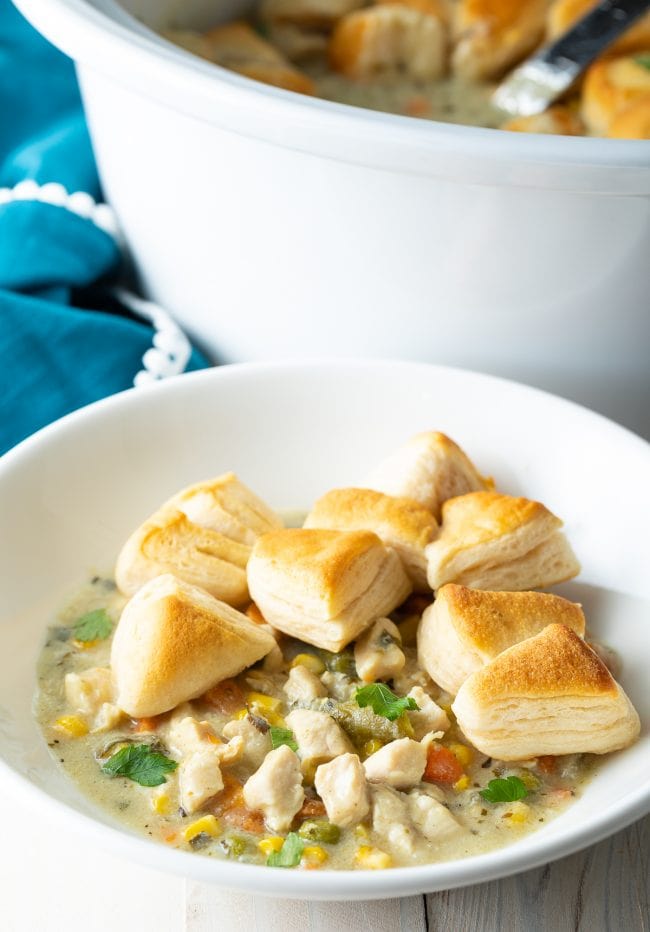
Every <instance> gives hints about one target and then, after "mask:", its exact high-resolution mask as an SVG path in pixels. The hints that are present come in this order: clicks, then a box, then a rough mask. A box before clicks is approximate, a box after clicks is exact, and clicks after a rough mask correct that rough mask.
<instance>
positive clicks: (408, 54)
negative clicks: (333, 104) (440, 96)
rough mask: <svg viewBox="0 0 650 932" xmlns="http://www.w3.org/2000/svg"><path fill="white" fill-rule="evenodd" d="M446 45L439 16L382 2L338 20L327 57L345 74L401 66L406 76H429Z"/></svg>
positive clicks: (441, 62)
mask: <svg viewBox="0 0 650 932" xmlns="http://www.w3.org/2000/svg"><path fill="white" fill-rule="evenodd" d="M446 45H447V31H446V26H445V23H444V21H443V20H442V18H440V17H438V16H432V15H431V14H429V13H423V12H421V11H420V10H419V9H415V8H414V7H412V6H410V5H406V4H404V3H382V4H380V5H378V6H373V7H366V9H363V10H358V11H357V12H355V13H350V14H349V15H348V16H344V17H343V18H342V19H340V20H339V21H338V23H337V24H336V27H335V29H334V32H333V33H332V38H331V40H330V45H329V60H330V65H331V67H332V68H333V69H334V71H338V72H340V73H341V74H344V75H346V77H348V78H366V77H369V76H371V75H373V74H377V73H379V72H382V71H389V72H390V71H394V70H396V69H402V70H403V71H404V73H405V74H407V75H409V77H412V78H417V79H420V80H430V79H433V78H438V77H440V76H441V75H442V74H443V73H444V71H445V69H446Z"/></svg>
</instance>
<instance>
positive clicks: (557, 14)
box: [546, 0, 650, 55]
mask: <svg viewBox="0 0 650 932" xmlns="http://www.w3.org/2000/svg"><path fill="white" fill-rule="evenodd" d="M597 4H598V0H555V2H554V3H552V4H551V6H550V8H549V11H548V14H547V17H546V35H547V37H548V38H549V39H557V38H558V37H559V36H561V35H562V34H563V33H564V32H566V31H567V29H568V28H569V26H572V25H573V24H574V23H575V22H577V21H578V20H579V19H581V18H582V17H583V16H585V14H586V13H588V11H589V10H591V9H593V7H595V6H597ZM648 48H650V13H644V14H643V16H640V17H639V18H638V19H637V20H636V21H635V22H634V23H633V24H632V25H631V26H630V28H629V29H627V30H626V31H625V32H624V33H623V34H622V35H621V36H619V38H618V39H617V40H616V42H614V43H612V45H611V46H610V47H609V49H608V50H607V54H608V55H610V54H612V53H622V52H633V51H636V50H640V49H648Z"/></svg>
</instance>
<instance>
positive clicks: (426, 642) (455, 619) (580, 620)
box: [417, 583, 585, 696]
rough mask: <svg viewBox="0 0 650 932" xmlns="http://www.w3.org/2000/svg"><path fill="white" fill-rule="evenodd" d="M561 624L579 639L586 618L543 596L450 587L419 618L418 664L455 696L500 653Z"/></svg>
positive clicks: (576, 609) (573, 606)
mask: <svg viewBox="0 0 650 932" xmlns="http://www.w3.org/2000/svg"><path fill="white" fill-rule="evenodd" d="M555 623H557V624H563V625H566V626H567V627H569V628H571V629H572V630H573V631H575V632H576V634H579V635H580V637H584V633H585V616H584V614H583V612H582V608H581V606H580V605H578V604H577V603H575V602H569V601H568V599H562V598H560V596H557V595H550V594H549V593H546V592H488V591H485V590H482V589H468V588H466V587H465V586H456V585H454V584H453V583H448V584H447V585H446V586H441V588H440V589H438V592H437V594H436V600H435V602H434V603H433V605H431V606H430V607H429V608H427V609H426V610H425V612H424V614H423V615H422V621H421V623H420V627H419V628H418V636H417V641H418V662H419V664H420V666H421V667H422V668H423V669H424V670H426V671H427V673H428V674H429V676H430V677H431V679H433V680H434V681H435V682H436V683H437V684H438V685H439V686H441V687H442V688H443V689H445V690H446V691H447V692H448V693H451V695H452V696H454V695H455V694H456V693H457V692H458V690H459V689H460V687H461V686H462V685H463V683H464V682H465V680H466V679H467V677H468V676H471V674H472V673H475V672H476V671H477V670H480V669H481V667H484V666H485V665H486V664H488V663H490V661H492V660H494V658H495V657H497V656H498V655H499V654H500V653H501V652H502V651H504V650H506V648H508V647H512V645H513V644H517V643H519V641H524V640H525V639H526V638H529V637H532V636H533V635H534V634H539V632H540V631H542V630H543V629H544V628H546V626H547V625H549V624H555Z"/></svg>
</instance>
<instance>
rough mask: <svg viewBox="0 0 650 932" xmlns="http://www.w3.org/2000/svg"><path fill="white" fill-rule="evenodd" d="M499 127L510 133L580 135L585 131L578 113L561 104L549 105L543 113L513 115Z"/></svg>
mask: <svg viewBox="0 0 650 932" xmlns="http://www.w3.org/2000/svg"><path fill="white" fill-rule="evenodd" d="M500 128H501V129H507V130H509V131H510V132H511V133H542V134H549V135H553V136H582V135H584V131H585V128H584V125H583V123H582V120H581V119H580V117H579V116H578V114H577V113H575V112H574V111H573V110H571V109H570V108H569V107H565V106H564V105H563V104H557V105H556V106H555V107H549V108H548V110H545V111H544V112H543V113H536V114H534V115H533V116H520V117H513V118H512V119H510V120H506V122H505V123H502V124H501V127H500Z"/></svg>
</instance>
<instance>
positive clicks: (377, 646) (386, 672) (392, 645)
mask: <svg viewBox="0 0 650 932" xmlns="http://www.w3.org/2000/svg"><path fill="white" fill-rule="evenodd" d="M401 644H402V638H401V635H400V633H399V629H398V627H397V625H396V624H393V622H392V621H391V620H390V618H380V619H379V621H376V622H375V623H374V625H372V627H370V628H369V629H368V630H367V631H365V632H364V633H363V634H362V635H361V637H360V638H358V640H357V642H356V644H355V645H354V662H355V664H356V667H357V673H358V674H359V676H360V677H361V679H362V680H363V681H364V682H365V683H374V682H375V681H376V680H390V679H392V678H393V677H394V676H395V674H396V673H399V672H400V670H401V669H402V667H403V666H404V664H405V662H406V658H405V656H404V654H403V653H402V649H401Z"/></svg>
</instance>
